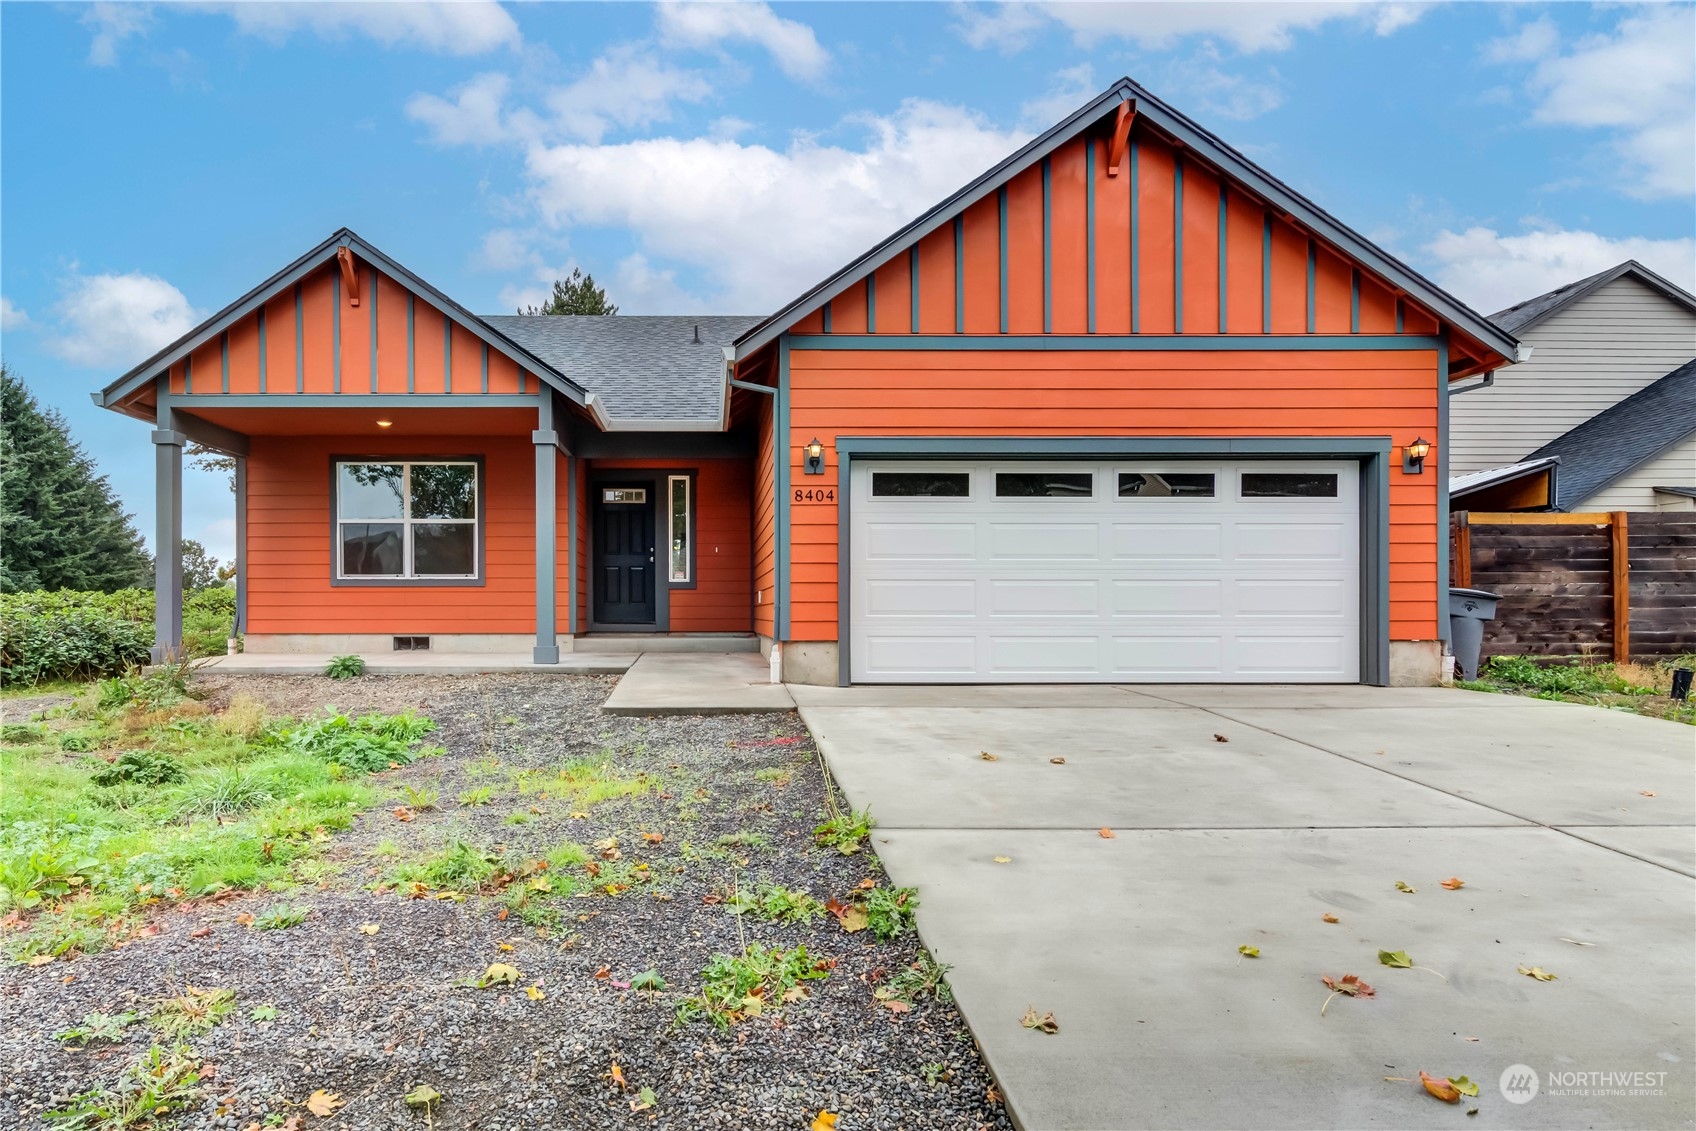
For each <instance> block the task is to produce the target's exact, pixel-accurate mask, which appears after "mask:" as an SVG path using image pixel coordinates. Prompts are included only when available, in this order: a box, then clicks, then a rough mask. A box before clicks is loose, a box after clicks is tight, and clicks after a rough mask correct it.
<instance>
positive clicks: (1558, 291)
mask: <svg viewBox="0 0 1696 1131" xmlns="http://www.w3.org/2000/svg"><path fill="white" fill-rule="evenodd" d="M1626 277H1630V278H1633V279H1636V280H1637V281H1638V282H1640V283H1642V284H1644V285H1645V286H1647V287H1649V288H1651V289H1652V290H1656V291H1659V292H1660V293H1661V294H1663V295H1665V296H1666V297H1667V298H1669V299H1671V300H1672V301H1673V302H1676V303H1678V304H1679V305H1680V306H1682V307H1684V308H1685V309H1687V310H1691V311H1696V295H1692V294H1691V293H1690V292H1689V291H1687V290H1685V289H1684V288H1683V287H1680V286H1679V285H1678V284H1676V283H1672V282H1669V281H1667V280H1666V279H1663V278H1662V277H1661V276H1659V275H1657V274H1655V273H1654V272H1653V271H1651V270H1649V269H1648V268H1647V267H1645V266H1643V265H1642V264H1641V263H1639V262H1637V260H1635V259H1627V260H1626V261H1625V262H1624V263H1621V264H1620V265H1619V266H1617V267H1610V268H1608V269H1607V270H1606V271H1599V272H1597V273H1596V274H1594V275H1591V276H1590V277H1589V278H1587V279H1579V280H1578V281H1577V282H1575V283H1568V284H1566V285H1565V286H1563V287H1556V288H1555V289H1554V290H1552V291H1550V292H1549V293H1548V294H1541V295H1538V296H1537V297H1536V298H1528V299H1526V300H1525V301H1524V302H1521V303H1515V304H1514V305H1513V306H1510V307H1508V308H1507V309H1506V310H1499V311H1497V312H1496V313H1495V314H1492V315H1490V321H1492V322H1494V323H1495V324H1496V325H1498V326H1500V327H1501V328H1502V329H1504V330H1506V331H1508V332H1509V333H1511V334H1519V333H1523V332H1524V331H1526V330H1529V329H1531V328H1532V327H1533V326H1535V325H1537V323H1539V322H1542V321H1543V320H1544V319H1546V318H1548V317H1549V316H1550V315H1553V314H1555V313H1557V312H1559V311H1561V310H1563V309H1565V308H1566V307H1567V306H1570V305H1571V304H1572V303H1575V302H1577V301H1578V300H1579V299H1581V298H1583V297H1584V296H1585V295H1587V294H1590V293H1592V292H1593V291H1595V290H1597V289H1598V288H1600V287H1605V286H1607V285H1608V284H1609V283H1611V282H1613V281H1614V280H1615V279H1623V278H1626Z"/></svg>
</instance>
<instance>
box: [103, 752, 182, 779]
mask: <svg viewBox="0 0 1696 1131" xmlns="http://www.w3.org/2000/svg"><path fill="white" fill-rule="evenodd" d="M187 776H188V771H187V770H185V769H183V764H182V763H181V762H179V761H178V760H177V759H175V758H173V757H171V756H170V755H169V754H158V753H155V752H154V751H152V750H126V751H124V752H123V753H122V754H120V755H118V758H117V761H115V762H113V763H112V764H111V765H109V766H107V767H106V768H104V769H101V770H96V771H95V772H94V773H92V774H90V775H89V776H88V780H89V781H91V782H93V783H94V784H95V785H99V786H114V785H171V784H173V783H176V782H180V781H182V780H183V779H184V778H186V777H187Z"/></svg>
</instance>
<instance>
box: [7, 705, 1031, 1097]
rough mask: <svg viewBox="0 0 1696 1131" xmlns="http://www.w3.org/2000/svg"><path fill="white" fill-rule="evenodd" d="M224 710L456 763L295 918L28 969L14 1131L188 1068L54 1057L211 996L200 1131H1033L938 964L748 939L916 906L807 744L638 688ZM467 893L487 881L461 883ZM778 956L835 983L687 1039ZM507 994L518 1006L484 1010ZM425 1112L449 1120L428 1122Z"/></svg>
mask: <svg viewBox="0 0 1696 1131" xmlns="http://www.w3.org/2000/svg"><path fill="white" fill-rule="evenodd" d="M206 682H207V687H206V688H204V689H203V690H205V691H209V692H210V694H209V695H208V697H207V699H206V702H207V703H208V705H210V706H211V707H212V708H213V709H214V710H215V711H217V710H221V709H222V708H223V707H225V706H227V705H228V704H229V703H230V702H232V701H234V700H236V699H237V698H238V697H241V696H248V697H252V698H255V699H258V700H260V701H262V702H264V703H265V704H267V705H268V706H269V708H270V709H271V710H272V711H273V712H275V713H277V714H287V715H295V716H301V715H310V714H313V713H316V712H317V711H319V710H320V709H321V708H323V707H324V706H326V705H328V704H334V705H335V706H336V707H337V708H339V709H340V710H342V711H346V712H348V713H350V714H351V713H355V712H363V711H370V710H377V711H389V712H392V711H397V710H400V709H402V708H404V707H411V708H413V709H415V710H418V711H419V712H421V713H423V714H425V715H428V716H429V717H430V718H432V719H434V720H435V721H436V722H437V724H438V729H437V731H436V732H435V733H434V734H432V735H430V736H429V738H428V740H427V741H428V742H430V743H440V744H441V745H442V746H443V747H445V748H446V752H445V753H444V754H441V755H439V756H435V757H427V758H422V759H420V760H419V761H417V762H414V763H412V764H410V765H406V766H402V767H400V768H398V769H393V770H390V771H388V772H386V773H382V774H378V775H375V776H374V777H372V778H369V779H366V780H367V782H368V783H369V784H371V785H373V786H375V787H376V788H377V789H378V790H379V794H380V797H381V798H382V800H380V801H379V803H378V804H376V805H373V806H372V807H371V808H369V809H367V810H366V811H365V812H364V813H363V814H362V815H361V816H359V817H358V818H357V820H356V821H355V822H354V824H353V826H352V828H350V829H348V830H347V831H345V832H341V833H336V834H333V835H331V836H329V837H328V839H326V840H324V841H323V843H322V844H321V845H320V849H321V852H320V855H319V856H317V857H316V858H314V859H313V860H312V861H311V865H312V866H311V868H310V869H306V868H302V869H300V870H299V872H298V874H300V875H302V876H303V882H301V883H298V884H296V885H294V886H292V887H290V888H288V890H281V891H269V892H260V893H242V894H234V895H230V894H228V893H226V895H225V896H219V897H212V898H206V899H199V900H191V901H189V902H187V903H181V904H174V905H168V906H162V907H161V908H160V909H158V910H157V911H156V913H155V914H154V915H153V917H152V919H151V921H150V922H149V924H148V931H151V930H153V929H155V928H156V929H157V933H156V934H148V933H145V932H143V933H142V934H141V935H140V936H139V937H137V938H135V939H134V940H133V941H130V942H129V943H127V944H126V945H123V946H121V947H120V948H119V949H115V950H110V951H106V952H104V953H94V954H86V955H81V956H78V957H75V958H70V959H61V960H59V961H55V962H50V963H42V964H40V965H35V966H27V965H23V964H7V965H6V966H5V968H4V970H3V972H0V1002H3V1003H4V1005H3V1009H4V1015H5V1026H4V1032H3V1034H0V1060H3V1062H4V1065H5V1072H6V1075H5V1078H4V1082H3V1084H0V1126H5V1127H14V1126H38V1125H41V1120H42V1115H43V1113H44V1111H45V1110H47V1109H49V1108H53V1107H59V1106H63V1105H64V1104H65V1103H66V1102H67V1101H68V1100H69V1099H70V1097H72V1096H73V1095H74V1094H76V1093H79V1092H82V1091H84V1090H86V1089H88V1088H90V1087H93V1086H95V1085H96V1084H99V1083H107V1084H110V1083H113V1082H115V1081H116V1080H117V1078H118V1077H119V1076H120V1074H121V1073H122V1072H123V1071H124V1070H125V1068H126V1066H127V1065H130V1064H132V1063H133V1062H135V1061H136V1060H137V1059H138V1058H139V1057H141V1056H142V1055H143V1054H144V1053H145V1052H146V1051H147V1049H148V1048H149V1046H150V1045H151V1044H152V1043H153V1042H154V1041H155V1040H160V1039H159V1038H158V1036H157V1034H155V1033H154V1032H153V1031H152V1030H151V1029H150V1028H149V1026H148V1025H147V1024H146V1023H135V1024H132V1025H130V1026H128V1027H127V1028H125V1029H124V1030H123V1031H122V1033H121V1035H120V1036H121V1039H120V1040H119V1041H118V1042H117V1043H99V1042H91V1043H89V1044H87V1045H86V1047H79V1043H78V1042H76V1041H71V1042H64V1041H60V1040H56V1039H54V1037H53V1034H54V1033H55V1032H57V1031H60V1030H63V1029H66V1028H68V1027H72V1026H75V1025H77V1024H78V1023H79V1022H80V1021H81V1020H82V1019H83V1018H84V1017H85V1015H88V1014H90V1013H95V1012H102V1013H106V1014H113V1015H116V1014H120V1013H122V1012H123V1011H125V1010H136V1011H139V1012H141V1013H143V1014H145V1013H146V1011H147V1010H148V1009H150V1008H152V1007H153V1006H154V1004H155V1003H157V1002H158V1001H159V1000H160V999H162V998H166V997H171V996H174V995H182V994H185V993H188V991H189V989H190V988H191V987H192V988H194V989H197V990H200V991H208V990H231V991H234V995H235V996H234V1002H233V1005H232V1006H230V1007H229V1009H228V1013H227V1016H225V1017H224V1019H223V1020H222V1021H221V1022H220V1023H218V1024H215V1025H213V1026H212V1027H211V1028H210V1029H208V1030H206V1031H204V1032H201V1033H199V1034H196V1035H194V1036H192V1037H190V1038H188V1039H187V1044H188V1045H190V1046H191V1047H192V1049H193V1051H194V1054H195V1055H196V1056H197V1057H198V1059H200V1060H201V1061H202V1062H203V1063H202V1068H201V1073H200V1074H201V1076H202V1079H201V1082H200V1084H199V1088H200V1096H201V1098H200V1100H199V1101H198V1102H197V1103H196V1104H195V1105H193V1106H191V1107H190V1108H189V1110H188V1111H186V1112H184V1113H183V1114H181V1115H180V1116H177V1117H175V1118H176V1119H177V1120H178V1125H180V1126H184V1127H217V1128H230V1129H235V1131H241V1129H245V1128H249V1127H269V1126H287V1127H298V1128H302V1129H309V1128H316V1127H320V1126H321V1127H325V1128H375V1127H410V1126H417V1127H424V1126H426V1124H427V1123H428V1124H430V1125H432V1126H434V1127H441V1128H461V1127H463V1128H487V1129H497V1128H503V1129H504V1128H512V1129H519V1128H524V1129H530V1128H544V1127H545V1128H608V1127H621V1126H633V1127H635V1126H639V1127H679V1128H703V1127H712V1128H744V1127H757V1128H766V1127H770V1128H805V1127H808V1126H809V1125H810V1123H811V1121H812V1120H813V1119H814V1118H815V1117H816V1116H817V1115H818V1114H819V1113H820V1112H821V1111H829V1112H834V1113H839V1114H840V1122H839V1123H838V1124H837V1128H838V1131H858V1129H860V1128H888V1129H891V1131H894V1129H916V1128H979V1127H995V1128H1000V1127H1006V1126H1009V1124H1008V1123H1007V1120H1006V1117H1005V1115H1004V1114H1003V1111H1002V1107H1001V1105H1000V1103H999V1102H998V1097H997V1096H996V1094H995V1092H994V1089H993V1087H992V1084H991V1081H990V1079H989V1077H988V1075H987V1073H986V1071H985V1069H984V1067H983V1064H982V1062H981V1060H980V1059H979V1056H978V1053H977V1050H976V1047H975V1045H974V1044H973V1041H972V1039H971V1036H970V1034H969V1033H968V1032H967V1031H966V1028H965V1025H964V1023H963V1022H962V1020H961V1018H960V1016H959V1014H958V1012H957V1011H956V1010H955V1009H954V1007H953V1005H952V1004H951V1003H950V1002H949V1001H948V1000H947V994H946V989H945V988H944V990H943V992H942V995H941V997H940V998H939V997H938V996H937V995H936V994H935V993H934V992H931V993H926V992H914V991H913V990H912V989H911V988H910V987H909V988H907V989H902V990H899V992H897V991H896V989H895V988H893V987H892V986H891V984H890V981H889V980H890V978H891V976H892V975H893V976H896V977H898V978H899V977H900V976H901V975H903V974H906V975H908V976H909V978H910V979H911V977H912V975H913V974H914V971H913V970H912V969H910V968H911V967H912V966H913V964H914V963H915V962H919V961H920V960H921V958H922V957H924V956H922V953H921V949H920V947H919V945H918V939H917V936H916V935H915V934H913V933H912V932H911V931H910V930H909V931H907V932H905V933H901V934H897V935H895V936H894V937H892V938H890V939H889V940H888V941H883V942H879V941H877V939H875V938H874V937H873V935H874V931H873V930H865V929H862V930H856V931H854V932H852V933H850V932H848V931H846V930H845V929H844V923H842V922H839V915H840V914H841V913H842V910H843V908H842V907H841V905H838V906H837V912H836V913H835V914H833V913H828V912H827V913H823V914H818V915H816V917H814V918H812V920H811V921H810V922H768V921H763V920H762V919H761V918H759V917H758V916H757V914H755V913H754V912H749V913H747V914H742V915H736V914H733V913H731V911H730V906H731V905H732V904H734V903H736V902H737V900H738V899H739V898H745V896H746V894H747V893H754V892H756V891H761V890H764V889H762V888H761V885H777V886H781V887H782V888H785V889H791V890H794V889H801V890H804V891H806V892H807V893H810V894H811V896H813V897H814V898H816V899H817V900H818V901H821V902H822V901H827V900H831V899H837V900H841V901H843V903H847V904H850V905H852V904H853V901H854V900H855V899H856V898H857V897H858V898H860V899H865V898H867V893H868V891H869V890H870V889H872V888H873V886H874V885H876V887H877V888H878V889H881V890H886V889H887V886H888V885H887V882H886V881H885V880H884V878H883V876H882V873H881V870H880V868H879V867H878V863H877V860H876V858H875V856H874V855H873V854H872V852H871V845H869V844H868V845H867V846H866V847H865V849H864V850H863V851H861V852H859V853H856V854H853V855H845V854H843V853H841V852H839V851H837V850H836V849H835V848H832V847H829V846H821V845H818V844H815V843H814V838H813V829H814V827H815V826H816V825H818V824H819V822H820V821H821V820H823V819H824V817H825V816H826V815H827V812H829V805H828V803H827V797H826V783H825V779H824V776H823V773H822V771H821V768H820V763H819V759H818V755H817V753H816V752H815V750H814V747H813V745H812V742H811V740H810V739H809V738H808V736H807V733H806V730H805V729H804V728H803V727H802V726H801V724H800V722H799V721H798V720H797V719H796V718H795V716H794V715H793V714H780V715H741V716H714V717H673V718H658V719H634V718H616V717H612V716H607V715H603V714H602V713H601V712H600V710H599V706H600V704H601V702H602V701H603V700H604V699H605V698H606V696H607V694H608V693H609V692H610V691H611V689H612V686H613V684H614V682H615V680H614V679H613V678H610V677H604V678H603V677H589V676H482V677H446V676H443V677H399V678H378V677H366V678H362V679H355V680H350V681H346V682H333V681H330V680H328V679H323V678H317V677H313V678H307V677H234V676H221V677H216V678H214V679H212V680H209V681H206ZM8 717H9V718H12V717H16V716H15V712H14V709H13V708H10V707H9V708H8ZM873 841H874V842H875V835H874V837H873ZM466 861H469V862H470V864H465V862H466ZM493 861H500V862H501V863H498V864H495V863H491V862H493ZM512 861H529V863H528V864H527V865H525V866H523V867H521V868H516V866H515V865H513V864H512V863H511V862H512ZM544 862H546V864H544ZM459 865H464V867H461V868H460V871H462V872H463V871H465V870H466V869H467V868H469V869H470V871H471V873H472V875H471V878H468V879H464V880H462V881H461V882H457V883H456V882H452V881H450V880H446V879H444V877H446V876H448V875H449V874H450V873H453V868H454V867H458V866H459ZM515 868H516V870H515ZM479 870H481V871H482V872H484V873H488V872H492V873H493V874H492V875H482V876H481V878H478V877H477V876H476V874H475V873H477V872H478V871H479ZM305 881H310V882H305ZM919 894H920V897H921V898H922V896H923V893H922V892H921V893H919ZM301 912H305V914H304V918H302V919H301V920H300V921H299V923H298V924H297V925H293V926H286V925H281V924H283V923H286V922H287V921H289V920H292V919H293V918H296V917H298V916H299V914H300V913H301ZM278 921H281V923H279V924H278V925H277V926H276V929H263V930H262V929H258V928H259V927H260V926H263V925H266V924H268V923H277V922H278ZM862 921H863V918H862ZM844 922H846V923H847V924H848V925H854V920H853V913H852V911H849V913H848V918H847V919H846V920H845V921H844ZM752 943H758V944H763V945H764V946H768V947H782V948H784V949H785V950H787V949H789V948H794V947H796V946H798V945H804V946H805V948H806V952H807V957H808V966H807V968H808V969H809V971H810V973H811V974H812V975H821V974H822V975H824V976H822V977H819V976H812V977H808V978H807V980H805V981H804V982H801V983H800V987H801V988H802V989H803V990H804V993H805V997H801V996H800V994H798V993H796V992H795V991H793V990H792V991H791V993H790V994H789V995H785V996H786V997H787V998H791V999H795V1000H788V1001H785V1000H779V999H778V997H777V996H776V995H775V994H772V995H770V996H766V997H764V998H761V996H760V994H759V993H758V992H756V993H754V995H753V997H754V998H755V999H757V1000H754V1001H752V1002H751V1003H749V1004H747V1005H746V1006H745V1007H739V1008H738V1011H737V1012H738V1013H739V1014H740V1016H738V1017H737V1018H735V1019H733V1020H730V1021H729V1023H728V1024H726V1025H724V1026H723V1027H721V1026H719V1025H716V1024H714V1022H713V1021H712V1020H711V1019H709V1018H708V1017H706V1016H696V1017H694V1018H693V1019H690V1020H687V1021H684V1022H682V1023H679V1021H678V1020H677V1015H678V1010H679V1005H680V1004H682V1003H683V1001H684V999H685V998H687V997H690V996H692V995H699V994H700V993H701V992H702V988H703V987H702V981H703V980H702V971H703V969H704V968H705V967H707V966H708V964H709V962H710V961H711V960H712V959H713V956H714V955H721V954H722V955H740V954H742V953H743V951H744V947H745V946H746V945H747V944H752ZM491 964H500V965H502V966H505V967H510V968H511V971H512V975H511V977H508V978H505V980H502V978H503V977H504V976H505V972H504V971H500V972H497V977H496V979H495V984H491V985H487V986H480V985H478V983H479V982H480V981H487V980H489V974H490V973H491V971H490V969H489V968H490V966H491ZM645 971H654V972H657V975H658V979H659V980H661V981H663V983H664V988H663V989H660V988H649V989H643V988H642V986H643V984H644V979H642V978H640V977H638V976H639V975H641V974H642V973H643V972H645ZM632 981H634V982H635V986H634V987H633V986H632V985H631V983H632ZM649 984H650V985H653V984H654V982H653V980H652V979H650V980H649ZM899 985H900V983H899V982H898V983H897V986H899ZM879 989H882V990H883V991H884V993H883V997H882V998H881V999H880V998H879V997H878V996H875V994H876V991H878V990H879ZM160 1043H161V1044H165V1045H169V1044H170V1042H168V1041H163V1040H160ZM419 1085H427V1086H428V1087H429V1088H432V1089H434V1090H435V1091H436V1092H438V1093H440V1094H441V1096H442V1097H443V1099H442V1100H441V1101H440V1102H437V1103H434V1104H433V1105H431V1106H429V1107H428V1108H425V1107H421V1106H412V1107H409V1106H408V1104H407V1102H406V1100H405V1097H406V1095H407V1093H408V1092H409V1091H411V1090H413V1089H414V1088H416V1087H418V1086H419ZM644 1089H647V1091H644ZM320 1090H322V1091H324V1092H329V1093H334V1094H335V1096H336V1098H337V1099H339V1101H341V1102H340V1104H339V1105H336V1106H335V1108H334V1111H333V1114H331V1115H329V1116H327V1117H321V1116H319V1115H315V1114H313V1113H312V1112H311V1111H310V1109H309V1108H308V1107H307V1106H306V1104H307V1101H308V1099H309V1097H311V1096H312V1095H313V1093H314V1092H317V1091H320ZM645 1105H647V1106H645ZM136 1125H137V1126H142V1125H144V1124H142V1123H137V1124H136Z"/></svg>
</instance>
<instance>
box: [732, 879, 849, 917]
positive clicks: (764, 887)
mask: <svg viewBox="0 0 1696 1131" xmlns="http://www.w3.org/2000/svg"><path fill="white" fill-rule="evenodd" d="M724 905H725V907H726V909H728V910H729V911H730V913H731V914H732V915H746V914H752V915H753V916H754V917H755V918H757V919H764V920H765V921H766V922H768V923H811V922H812V921H813V920H815V919H820V918H823V917H824V913H825V911H824V904H822V903H820V902H819V901H818V900H816V899H814V898H813V897H812V896H811V895H809V894H808V893H807V892H805V891H802V890H800V889H799V888H795V889H790V888H786V887H780V886H778V885H777V884H761V885H760V886H759V887H758V888H756V889H755V890H754V891H747V890H745V889H744V890H739V891H736V892H734V893H732V894H731V896H730V897H729V898H728V899H726V900H725V901H724Z"/></svg>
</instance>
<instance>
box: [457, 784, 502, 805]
mask: <svg viewBox="0 0 1696 1131" xmlns="http://www.w3.org/2000/svg"><path fill="white" fill-rule="evenodd" d="M494 796H495V791H494V790H493V789H492V788H490V787H489V786H486V785H485V786H479V787H478V788H476V789H468V790H466V791H465V792H464V793H461V794H460V795H459V803H460V804H461V805H487V804H488V803H489V802H490V801H492V800H494Z"/></svg>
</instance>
